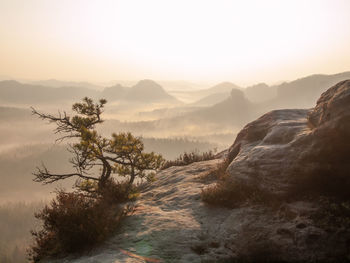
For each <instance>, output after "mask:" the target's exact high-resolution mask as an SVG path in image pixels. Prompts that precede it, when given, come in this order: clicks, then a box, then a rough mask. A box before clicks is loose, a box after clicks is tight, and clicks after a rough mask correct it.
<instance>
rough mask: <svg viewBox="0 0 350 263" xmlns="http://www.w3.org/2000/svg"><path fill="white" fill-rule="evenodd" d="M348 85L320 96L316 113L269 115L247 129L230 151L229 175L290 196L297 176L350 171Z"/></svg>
mask: <svg viewBox="0 0 350 263" xmlns="http://www.w3.org/2000/svg"><path fill="white" fill-rule="evenodd" d="M349 153H350V81H343V82H340V83H338V84H337V85H335V86H333V87H332V88H330V89H329V90H327V91H326V92H325V93H323V94H322V96H321V97H320V99H319V100H318V101H317V105H316V107H315V108H314V109H310V110H276V111H271V112H269V113H267V114H265V115H263V116H262V117H260V118H259V119H257V120H256V121H253V122H251V123H249V124H248V125H246V126H245V127H244V128H243V130H242V131H241V132H240V133H239V134H238V135H237V138H236V140H235V142H234V144H233V145H232V146H231V147H230V149H229V154H228V156H229V158H230V159H231V160H232V161H231V163H230V165H229V167H228V172H229V173H230V175H231V177H232V178H233V179H234V180H237V181H242V180H243V181H246V182H247V183H251V182H253V181H254V182H258V184H259V186H260V187H261V188H262V189H264V190H266V191H268V192H270V193H273V194H277V195H283V194H286V193H287V192H288V191H289V189H290V188H291V187H294V186H295V185H294V184H295V183H296V180H294V179H296V176H298V177H299V178H300V176H302V175H303V174H305V175H308V174H311V173H313V172H314V171H315V169H317V170H318V171H319V170H320V169H321V168H324V170H325V169H327V170H329V171H331V172H333V173H334V172H335V171H337V170H339V169H340V168H341V169H342V170H343V172H345V171H350V163H349V162H348V161H346V160H345V158H348V157H347V156H349V155H348V154H349Z"/></svg>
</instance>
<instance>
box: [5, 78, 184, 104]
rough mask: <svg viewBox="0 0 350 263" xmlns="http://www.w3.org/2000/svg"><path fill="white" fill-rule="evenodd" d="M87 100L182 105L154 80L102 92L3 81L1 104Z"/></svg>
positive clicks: (109, 88)
mask: <svg viewBox="0 0 350 263" xmlns="http://www.w3.org/2000/svg"><path fill="white" fill-rule="evenodd" d="M83 97H91V98H94V99H99V98H106V99H107V100H108V101H117V100H123V101H129V102H138V103H141V102H143V103H156V102H167V103H173V104H179V103H181V102H180V101H179V100H177V99H176V98H175V97H173V96H171V95H169V94H168V93H167V92H166V91H165V90H164V89H163V88H162V87H161V86H160V85H159V84H157V83H156V82H154V81H152V80H141V81H139V82H138V83H137V84H136V85H134V86H132V87H130V88H127V87H123V86H121V85H115V86H112V87H108V88H105V89H104V90H103V91H98V90H94V89H89V88H83V87H58V88H57V87H55V88H54V87H47V86H43V85H38V84H26V83H20V82H18V81H15V80H5V81H0V102H1V103H10V104H11V103H14V104H33V103H52V102H61V101H67V102H70V101H78V100H80V99H82V98H83Z"/></svg>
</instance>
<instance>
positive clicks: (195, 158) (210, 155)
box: [161, 151, 215, 170]
mask: <svg viewBox="0 0 350 263" xmlns="http://www.w3.org/2000/svg"><path fill="white" fill-rule="evenodd" d="M213 159H215V151H208V152H203V153H200V152H199V151H192V152H189V153H187V152H185V153H183V154H181V155H180V156H179V157H178V158H176V159H175V160H170V161H165V162H164V164H163V166H162V167H161V170H164V169H167V168H169V167H171V166H184V165H188V164H191V163H194V162H201V161H208V160H213Z"/></svg>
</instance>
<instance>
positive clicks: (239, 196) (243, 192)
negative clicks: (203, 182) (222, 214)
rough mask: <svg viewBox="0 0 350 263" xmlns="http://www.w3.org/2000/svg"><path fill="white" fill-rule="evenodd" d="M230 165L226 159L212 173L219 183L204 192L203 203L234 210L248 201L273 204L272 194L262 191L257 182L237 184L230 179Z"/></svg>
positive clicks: (202, 194) (202, 195)
mask: <svg viewBox="0 0 350 263" xmlns="http://www.w3.org/2000/svg"><path fill="white" fill-rule="evenodd" d="M229 164H230V160H229V159H225V160H224V161H223V162H222V163H220V164H218V166H217V168H216V169H215V170H213V171H212V172H211V174H212V175H214V176H215V177H216V178H217V180H218V181H217V182H216V183H215V184H214V185H211V186H208V187H207V188H204V189H203V190H202V193H201V198H202V201H203V202H205V203H208V204H211V205H215V206H224V207H230V208H233V207H235V206H237V205H239V204H242V203H244V202H246V201H251V202H255V203H271V202H272V201H273V197H272V196H271V194H269V193H267V192H266V191H264V190H262V189H261V188H260V187H259V184H258V182H257V181H249V182H243V181H240V182H237V181H235V180H233V179H232V178H230V176H229V174H228V173H227V167H228V166H229Z"/></svg>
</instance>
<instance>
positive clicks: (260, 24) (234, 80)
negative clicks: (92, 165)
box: [0, 0, 350, 263]
mask: <svg viewBox="0 0 350 263" xmlns="http://www.w3.org/2000/svg"><path fill="white" fill-rule="evenodd" d="M34 2H35V4H34ZM165 3H166V4H165ZM348 9H349V4H348V3H345V1H322V3H320V1H308V3H304V2H303V1H300V2H298V1H296V2H294V1H286V2H285V3H283V4H282V3H281V2H279V1H273V0H271V1H264V2H262V1H256V0H252V1H218V2H215V1H204V2H201V3H200V2H198V3H197V2H188V1H177V2H175V1H174V2H171V1H158V0H152V1H147V2H146V1H144V2H143V1H139V2H137V3H136V2H134V1H130V2H129V1H101V2H99V1H74V3H73V2H69V1H68V2H67V1H64V2H62V1H51V2H50V4H48V3H47V2H46V1H43V0H38V1H28V2H27V1H18V0H11V1H2V3H0V23H1V24H2V25H5V26H4V27H0V35H1V39H2V45H1V47H0V57H1V61H0V179H1V183H0V263H24V262H28V259H27V248H28V246H29V245H30V244H31V243H32V241H33V236H32V235H31V234H30V231H31V230H33V229H39V228H40V222H39V220H37V219H35V216H34V213H35V212H38V211H39V210H40V209H41V208H43V207H44V206H45V205H46V204H49V203H50V201H51V200H52V198H54V197H55V196H56V193H57V191H59V190H60V189H64V190H65V191H67V192H71V191H74V190H76V188H74V185H75V182H76V181H75V178H69V179H68V180H59V181H58V182H54V183H49V184H42V183H39V182H35V181H34V179H35V175H34V174H33V173H35V171H37V168H38V167H43V165H45V166H46V167H48V169H49V170H50V172H53V173H61V174H64V173H72V172H74V171H75V169H76V167H73V165H72V163H71V161H70V160H71V158H73V157H74V156H73V154H72V152H70V150H69V149H70V145H71V144H72V143H74V142H76V140H77V138H69V139H68V140H60V139H59V138H60V137H61V136H62V134H60V133H55V128H56V126H55V124H54V123H48V122H47V121H45V120H42V119H40V118H38V115H35V114H33V111H37V112H39V113H44V114H50V115H52V116H64V115H65V114H66V115H67V116H72V115H75V114H76V112H75V111H74V110H73V109H72V105H73V104H74V103H77V102H81V101H82V99H84V98H85V97H87V98H91V99H92V100H93V101H94V102H98V101H99V100H100V99H106V100H107V103H106V105H105V106H104V108H103V114H102V119H103V123H101V124H99V125H97V126H96V130H97V132H98V134H100V135H101V136H103V137H105V138H111V135H112V134H113V133H122V132H125V133H127V132H130V133H132V135H134V136H136V137H138V138H140V139H141V140H142V142H143V144H144V147H145V151H146V152H155V153H156V154H160V155H162V156H163V158H164V159H165V160H167V161H174V160H177V159H178V158H179V156H182V155H183V154H184V153H191V152H194V153H196V154H198V155H200V154H203V153H207V152H210V153H214V154H215V155H216V156H220V158H223V156H226V154H228V152H229V150H228V149H229V148H230V147H231V146H232V145H233V143H234V142H235V140H236V136H237V134H238V133H239V132H240V131H241V130H242V129H243V127H245V125H246V124H248V123H250V122H252V121H254V120H256V119H258V118H259V117H261V116H262V115H263V114H265V113H267V112H270V111H272V110H278V109H311V108H313V107H314V106H315V102H316V101H317V99H318V98H320V96H321V94H322V93H323V92H325V91H326V90H327V89H329V88H330V87H332V86H333V85H335V84H337V83H339V82H340V81H343V80H348V79H350V71H349V69H350V68H349V67H350V64H349V61H350V57H349V54H350V53H349V52H348V48H349V46H350V45H349V44H350V40H349V39H350V38H349V34H348V31H346V30H345V29H347V28H348V25H349V20H348V13H347V10H348ZM296 18H297V19H296ZM175 162H176V161H175ZM97 169H99V168H96V170H92V171H93V172H97V174H98V172H100V170H97ZM101 170H102V169H101ZM123 179H125V178H117V180H121V181H122V180H123ZM139 182H140V181H137V183H139ZM191 249H192V248H191Z"/></svg>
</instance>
